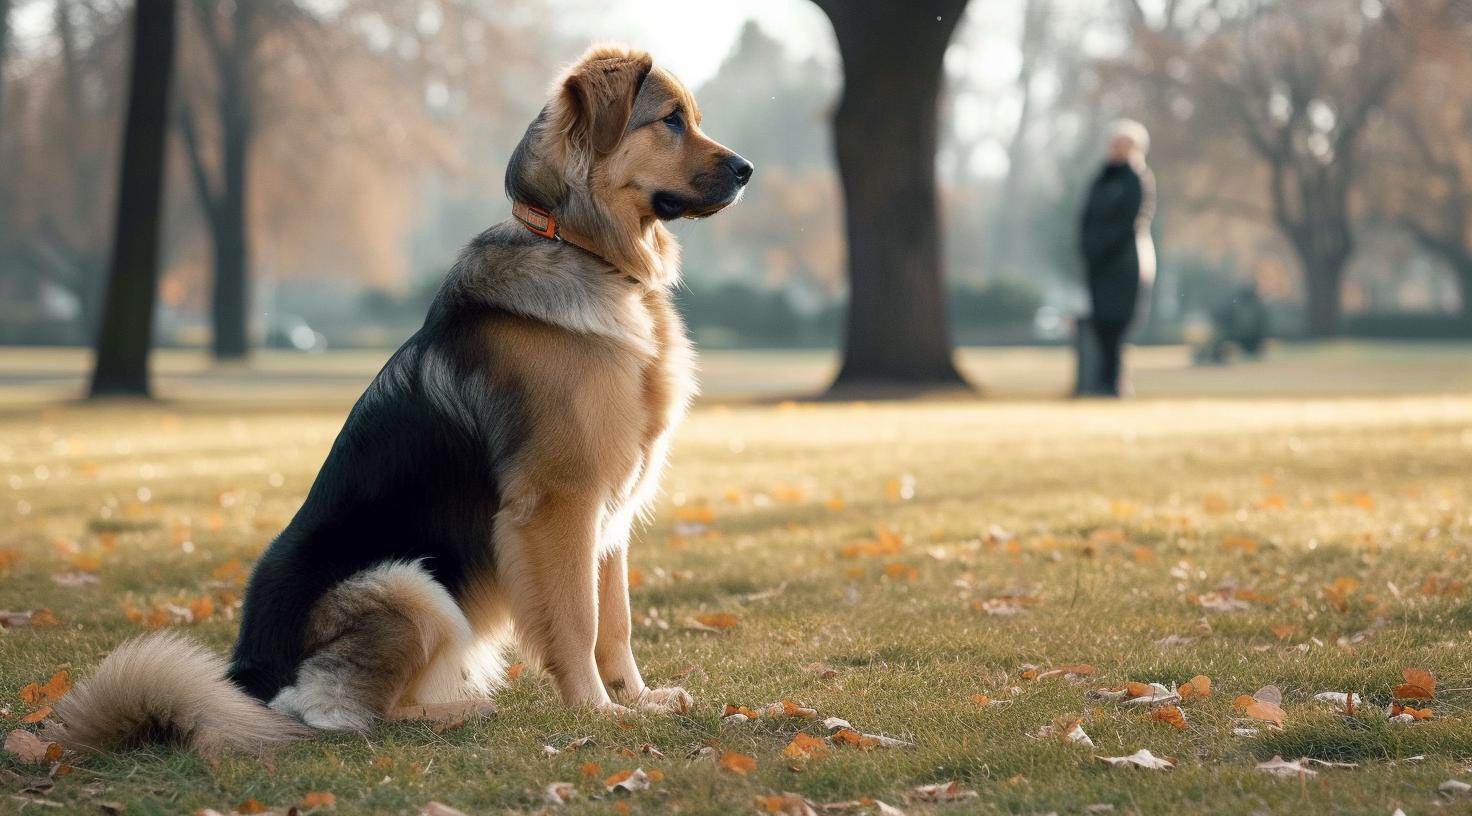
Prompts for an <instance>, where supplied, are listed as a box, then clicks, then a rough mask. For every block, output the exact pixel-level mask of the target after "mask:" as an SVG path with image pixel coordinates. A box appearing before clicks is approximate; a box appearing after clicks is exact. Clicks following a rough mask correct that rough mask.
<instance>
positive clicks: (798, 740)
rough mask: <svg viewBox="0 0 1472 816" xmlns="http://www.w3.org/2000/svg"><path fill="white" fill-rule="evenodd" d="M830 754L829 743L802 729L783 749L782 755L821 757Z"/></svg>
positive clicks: (795, 757)
mask: <svg viewBox="0 0 1472 816" xmlns="http://www.w3.org/2000/svg"><path fill="white" fill-rule="evenodd" d="M827 754H828V743H827V742H826V741H824V740H823V739H822V738H821V737H815V736H813V735H812V734H807V733H804V732H802V731H799V732H797V733H796V734H794V735H793V737H792V742H789V743H787V747H786V748H783V749H782V755H783V756H785V757H788V758H789V759H820V758H822V757H824V756H826V755H827Z"/></svg>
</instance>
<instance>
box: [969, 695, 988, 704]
mask: <svg viewBox="0 0 1472 816" xmlns="http://www.w3.org/2000/svg"><path fill="white" fill-rule="evenodd" d="M971 699H972V700H974V701H975V702H976V704H977V705H983V706H989V705H991V704H992V698H990V697H988V696H987V695H985V694H973V695H971Z"/></svg>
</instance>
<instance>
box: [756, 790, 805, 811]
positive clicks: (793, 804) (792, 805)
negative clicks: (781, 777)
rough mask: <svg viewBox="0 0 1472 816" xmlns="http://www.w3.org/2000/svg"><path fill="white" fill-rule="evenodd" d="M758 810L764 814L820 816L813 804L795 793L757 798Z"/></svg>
mask: <svg viewBox="0 0 1472 816" xmlns="http://www.w3.org/2000/svg"><path fill="white" fill-rule="evenodd" d="M756 806H757V809H758V810H760V811H761V812H763V813H780V814H783V816H818V812H817V811H816V810H814V809H813V803H812V802H809V801H808V800H806V799H804V798H802V797H801V796H798V795H797V794H795V793H773V794H768V795H766V796H758V797H757V798H756Z"/></svg>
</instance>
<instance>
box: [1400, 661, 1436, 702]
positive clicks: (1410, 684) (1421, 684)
mask: <svg viewBox="0 0 1472 816" xmlns="http://www.w3.org/2000/svg"><path fill="white" fill-rule="evenodd" d="M1401 676H1402V677H1404V678H1405V679H1406V681H1405V682H1404V683H1402V684H1400V685H1398V686H1396V687H1395V688H1394V689H1391V694H1393V695H1395V697H1396V698H1398V699H1401V700H1430V699H1431V698H1432V697H1435V696H1436V678H1435V677H1434V676H1432V674H1431V672H1429V671H1426V670H1425V669H1405V670H1404V671H1402V672H1401Z"/></svg>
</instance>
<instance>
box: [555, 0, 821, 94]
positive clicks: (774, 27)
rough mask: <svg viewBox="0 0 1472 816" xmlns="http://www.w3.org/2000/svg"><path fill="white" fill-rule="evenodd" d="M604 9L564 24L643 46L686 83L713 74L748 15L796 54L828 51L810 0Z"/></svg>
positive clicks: (717, 0) (658, 2) (644, 0)
mask: <svg viewBox="0 0 1472 816" xmlns="http://www.w3.org/2000/svg"><path fill="white" fill-rule="evenodd" d="M607 9H608V12H607V13H606V14H601V15H596V16H595V15H581V14H570V15H567V17H565V18H564V19H565V20H566V27H567V28H568V29H569V30H571V31H573V32H574V33H576V34H581V35H584V36H587V37H588V38H589V39H590V40H596V39H609V40H618V41H620V42H624V43H627V44H629V45H631V46H634V47H636V48H643V49H645V50H647V51H649V52H650V54H652V55H653V56H654V58H655V60H656V61H658V62H659V63H660V64H661V65H664V66H666V67H667V68H669V69H670V70H671V71H672V72H673V73H674V74H675V75H676V76H678V77H680V79H682V80H683V81H684V82H685V84H687V85H689V86H691V87H695V86H698V85H700V84H701V83H703V82H704V81H705V80H707V79H709V78H710V77H711V76H712V75H714V74H715V72H716V69H717V68H719V67H720V66H721V61H722V60H724V59H725V58H726V55H727V54H728V53H729V52H730V51H731V46H732V45H733V44H734V43H735V42H736V37H737V35H738V34H740V33H741V27H742V26H743V25H744V24H745V23H746V21H747V20H748V19H756V21H757V22H758V23H760V24H761V27H762V29H763V30H765V31H766V32H767V33H768V34H771V35H773V36H775V37H778V38H779V39H781V40H782V41H783V42H784V43H786V45H787V47H788V48H789V49H790V50H791V51H792V52H793V54H794V55H796V56H797V57H799V58H804V57H808V56H811V55H813V54H815V53H816V54H831V53H832V52H833V44H832V43H833V29H832V27H831V26H829V25H828V20H827V18H826V17H824V16H823V12H821V11H819V10H818V7H817V6H815V5H814V4H813V3H812V2H810V0H697V1H696V2H682V3H681V2H669V0H611V1H610V2H608V3H607Z"/></svg>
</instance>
